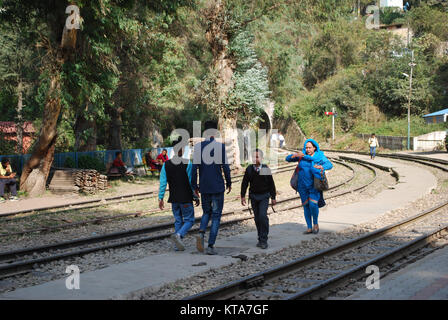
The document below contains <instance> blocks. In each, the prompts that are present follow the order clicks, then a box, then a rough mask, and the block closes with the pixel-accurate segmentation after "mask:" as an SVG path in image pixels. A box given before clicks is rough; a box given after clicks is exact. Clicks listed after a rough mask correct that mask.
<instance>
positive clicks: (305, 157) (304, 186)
mask: <svg viewBox="0 0 448 320" xmlns="http://www.w3.org/2000/svg"><path fill="white" fill-rule="evenodd" d="M286 161H288V162H297V161H300V162H299V176H298V179H297V180H298V181H297V191H298V192H299V194H300V199H301V200H302V204H303V208H304V211H305V220H306V224H307V227H308V230H307V231H305V232H304V233H305V234H310V233H314V234H317V233H318V232H319V224H318V222H317V218H318V216H319V207H318V202H319V199H320V197H321V192H320V191H319V190H316V189H315V188H314V177H317V178H319V179H320V178H321V177H322V173H323V172H325V170H330V169H332V168H333V164H332V163H331V162H330V161H329V160H328V159H327V157H325V155H324V153H323V152H322V151H320V149H319V144H318V143H317V142H316V141H315V140H313V139H308V140H306V141H305V143H304V145H303V151H299V152H297V153H294V154H290V155H289V156H287V157H286ZM311 222H313V224H311ZM313 225H314V227H313Z"/></svg>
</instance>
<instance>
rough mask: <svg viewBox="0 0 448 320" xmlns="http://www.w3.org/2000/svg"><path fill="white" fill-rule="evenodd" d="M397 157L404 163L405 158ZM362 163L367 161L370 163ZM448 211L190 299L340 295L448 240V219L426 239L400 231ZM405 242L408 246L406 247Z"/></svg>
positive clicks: (432, 211) (444, 205) (435, 210)
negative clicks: (368, 275)
mask: <svg viewBox="0 0 448 320" xmlns="http://www.w3.org/2000/svg"><path fill="white" fill-rule="evenodd" d="M326 151H327V152H337V151H331V150H326ZM346 153H350V152H346ZM362 154H364V153H362ZM395 157H397V159H399V160H401V158H400V157H399V156H394V158H395ZM340 158H342V159H346V160H349V161H354V160H355V159H354V158H349V157H340ZM412 158H413V157H412ZM403 160H408V161H415V160H417V161H416V162H418V163H422V164H426V165H431V166H432V167H434V165H433V163H424V162H422V161H421V159H411V158H410V157H406V159H403ZM431 160H432V159H431ZM362 162H363V163H366V161H362ZM426 162H430V160H428V159H426ZM434 162H438V161H434ZM438 163H440V162H438ZM437 167H438V166H437ZM439 169H441V170H443V169H445V168H443V167H440V168H439ZM443 171H446V170H443ZM447 207H448V201H445V202H443V203H440V204H438V205H436V206H435V207H433V208H431V209H428V210H426V211H423V212H421V213H420V214H417V215H415V216H413V217H411V218H408V219H405V220H402V221H400V222H398V223H395V224H392V225H389V226H387V227H384V228H381V229H378V230H375V231H373V232H370V233H368V234H365V235H363V236H361V237H358V238H356V239H352V240H348V241H345V242H343V243H342V244H339V245H335V246H332V247H330V248H328V249H324V250H321V251H318V252H315V253H312V254H310V255H307V256H305V257H302V258H299V259H296V260H293V261H290V262H288V263H285V264H282V265H279V266H276V267H273V268H270V269H267V270H264V271H262V272H259V273H256V274H253V275H250V276H246V277H244V278H241V279H239V280H235V281H232V282H230V283H227V284H224V285H222V286H219V287H217V288H214V289H211V290H207V291H204V292H201V293H198V294H196V295H192V296H189V297H186V298H184V299H185V300H204V299H251V300H252V299H287V300H296V299H319V298H325V297H327V296H328V295H330V294H331V293H332V290H333V291H334V290H335V288H338V287H340V286H342V285H343V284H344V283H348V282H350V281H353V279H360V278H362V277H363V276H365V270H366V268H367V266H369V265H376V266H378V267H381V266H384V265H388V264H391V263H393V262H395V261H398V260H399V259H401V258H403V257H406V256H407V255H409V254H410V253H412V252H415V251H417V250H419V249H421V248H423V247H425V246H426V245H427V244H428V243H429V242H431V241H434V240H436V239H438V238H440V237H446V235H447V234H448V224H446V222H448V221H446V220H445V223H444V225H443V226H442V227H440V226H439V225H437V224H436V225H434V226H432V227H431V226H429V227H426V228H424V229H426V230H427V229H431V228H432V229H433V230H431V231H429V232H425V234H423V235H422V236H417V235H415V234H413V235H411V236H409V234H410V233H412V232H409V231H408V232H407V233H406V232H405V234H404V235H403V234H402V235H400V232H401V230H402V229H403V228H406V227H412V226H413V225H415V224H416V223H419V222H420V221H421V220H423V219H425V218H427V217H429V216H431V215H433V214H437V213H438V212H440V210H443V209H445V210H446V208H447ZM403 240H405V241H406V243H404V244H403ZM353 251H355V252H353ZM305 267H306V269H305Z"/></svg>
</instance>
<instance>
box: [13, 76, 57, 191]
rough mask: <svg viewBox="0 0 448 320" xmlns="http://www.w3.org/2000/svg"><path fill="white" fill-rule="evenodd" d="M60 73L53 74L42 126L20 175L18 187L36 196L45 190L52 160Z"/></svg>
mask: <svg viewBox="0 0 448 320" xmlns="http://www.w3.org/2000/svg"><path fill="white" fill-rule="evenodd" d="M59 77H60V75H59V74H57V75H53V76H52V78H51V82H50V89H49V92H48V100H47V103H46V104H45V108H44V116H43V122H42V123H43V126H42V129H41V130H40V134H39V139H38V140H37V142H36V144H35V145H34V148H33V153H32V155H31V158H30V160H28V162H27V163H26V164H25V167H24V168H23V171H22V176H21V177H20V189H22V190H25V191H27V192H28V193H29V195H30V196H37V195H40V194H42V193H43V192H44V191H45V182H46V180H47V177H48V174H49V173H50V167H51V163H52V162H53V156H54V148H55V144H56V135H57V121H58V118H59V113H60V112H61V101H60V98H59V93H58V91H59V90H60V78H59Z"/></svg>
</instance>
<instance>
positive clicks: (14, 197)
mask: <svg viewBox="0 0 448 320" xmlns="http://www.w3.org/2000/svg"><path fill="white" fill-rule="evenodd" d="M9 201H19V198H17V197H16V196H12V197H11V198H9Z"/></svg>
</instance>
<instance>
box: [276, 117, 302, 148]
mask: <svg viewBox="0 0 448 320" xmlns="http://www.w3.org/2000/svg"><path fill="white" fill-rule="evenodd" d="M272 129H277V130H278V132H281V133H282V134H283V137H285V147H287V148H297V147H300V149H302V147H303V143H304V142H305V135H304V134H303V132H302V130H300V127H299V126H298V125H297V123H296V122H295V121H294V119H293V118H291V117H289V118H287V119H274V121H273V126H272Z"/></svg>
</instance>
